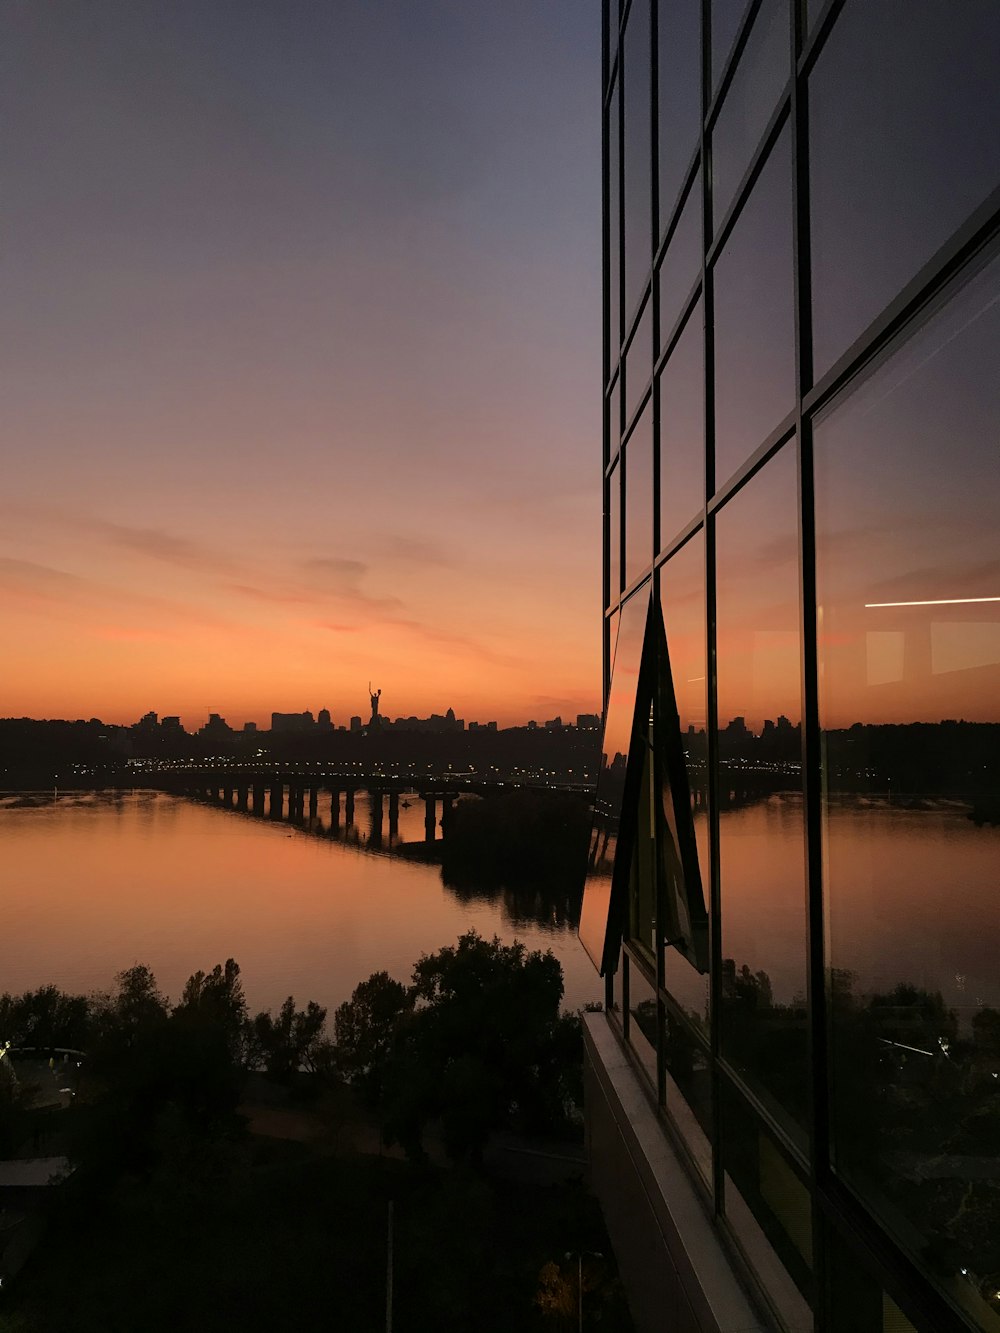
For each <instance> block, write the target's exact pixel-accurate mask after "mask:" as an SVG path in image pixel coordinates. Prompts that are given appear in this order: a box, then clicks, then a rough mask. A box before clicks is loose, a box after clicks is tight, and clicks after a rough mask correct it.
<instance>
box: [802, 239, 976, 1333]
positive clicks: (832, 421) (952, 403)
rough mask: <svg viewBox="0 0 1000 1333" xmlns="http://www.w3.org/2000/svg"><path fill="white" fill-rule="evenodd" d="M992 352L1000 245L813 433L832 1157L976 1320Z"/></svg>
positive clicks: (869, 1204) (825, 416)
mask: <svg viewBox="0 0 1000 1333" xmlns="http://www.w3.org/2000/svg"><path fill="white" fill-rule="evenodd" d="M998 346H1000V260H998V259H996V258H995V257H994V258H993V259H992V261H991V262H990V263H989V264H987V265H985V266H984V267H982V268H981V269H979V270H978V272H976V273H975V274H973V275H971V276H970V277H969V279H968V280H967V282H966V284H965V285H964V286H963V287H962V288H961V289H960V290H959V291H958V292H957V293H955V294H953V295H951V299H950V300H949V302H948V303H947V304H944V305H943V306H941V307H940V308H939V309H937V311H936V313H934V314H933V315H932V316H931V317H930V318H929V319H928V320H927V321H926V322H925V323H924V324H923V325H922V326H920V327H919V328H918V329H917V330H916V331H915V332H914V333H913V334H912V335H911V337H910V339H909V340H908V341H907V342H905V343H903V344H902V345H901V346H899V347H898V348H897V349H896V350H895V351H894V353H893V354H892V355H891V356H890V357H889V358H888V359H886V360H883V361H882V362H881V363H880V364H879V365H878V366H877V367H876V368H875V369H874V370H873V371H872V373H870V374H869V375H868V376H867V378H865V379H864V380H862V381H861V382H860V383H856V387H853V388H852V390H849V391H848V392H846V393H845V395H843V396H842V398H841V399H840V400H836V401H835V402H834V403H833V404H831V406H830V408H829V410H828V411H827V412H826V413H824V414H823V415H822V416H821V417H820V418H819V419H818V420H817V422H816V427H815V458H816V518H817V597H818V602H819V614H820V617H821V620H820V638H819V657H820V719H821V723H822V726H823V742H824V783H825V796H824V825H825V827H824V850H825V856H826V866H825V889H826V916H827V950H828V965H829V967H830V969H831V984H832V987H833V1028H832V1035H831V1057H832V1073H831V1079H832V1089H833V1108H832V1112H833V1114H832V1128H833V1137H834V1155H835V1165H836V1168H837V1170H838V1171H839V1172H840V1173H841V1175H842V1176H843V1177H844V1178H845V1179H846V1180H848V1181H849V1182H850V1183H851V1185H852V1186H853V1188H854V1189H855V1190H857V1191H858V1192H859V1193H860V1194H861V1195H863V1196H864V1198H865V1199H866V1202H867V1203H868V1206H869V1207H870V1208H871V1209H872V1210H873V1211H874V1212H876V1213H877V1214H878V1215H879V1216H880V1217H881V1219H882V1221H883V1222H884V1223H885V1225H886V1226H887V1227H888V1228H889V1229H890V1230H891V1231H893V1232H894V1233H895V1235H896V1238H897V1240H898V1241H899V1242H900V1243H901V1244H902V1245H903V1246H905V1247H909V1248H911V1249H913V1250H915V1251H919V1254H920V1260H921V1266H922V1267H923V1268H924V1269H925V1271H929V1272H930V1273H931V1274H932V1275H933V1276H934V1277H935V1279H936V1280H937V1281H938V1282H939V1283H940V1285H941V1286H942V1288H943V1289H944V1290H945V1292H946V1293H947V1294H948V1295H949V1296H950V1297H951V1299H952V1300H953V1301H954V1302H955V1303H956V1304H957V1305H959V1306H960V1307H961V1308H962V1309H963V1310H964V1311H965V1313H966V1315H967V1316H968V1317H971V1318H972V1319H973V1320H974V1321H975V1322H976V1325H977V1327H982V1328H993V1327H994V1325H995V1319H996V1313H997V1312H996V1309H995V1298H994V1297H993V1295H992V1292H993V1291H995V1290H996V1289H997V1287H998V1286H1000V1283H998V1282H997V1280H996V1278H997V1273H998V1270H1000V1254H998V1249H997V1236H998V1235H1000V1192H998V1191H997V1189H996V1188H995V1185H996V1180H995V1175H994V1176H993V1177H992V1179H991V1180H989V1181H988V1180H987V1179H986V1175H987V1174H988V1173H987V1172H985V1171H984V1164H985V1163H987V1162H989V1163H991V1164H993V1165H994V1166H995V1163H996V1161H997V1159H998V1156H1000V1117H998V1115H997V1107H998V1104H1000V1103H998V1093H997V1082H998V1079H997V1073H998V1071H1000V968H998V967H997V939H998V938H1000V895H998V894H997V867H998V866H1000V745H998V738H1000V600H998V598H1000V538H998V535H997V522H996V516H997V483H998V480H1000V461H998V451H997V430H998V422H1000V378H998V376H997V374H996V354H997V347H998ZM955 719H960V720H955ZM992 1170H993V1166H991V1168H990V1171H991V1172H992ZM963 1270H964V1271H963ZM987 1275H991V1277H990V1282H986V1280H985V1279H986V1276H987Z"/></svg>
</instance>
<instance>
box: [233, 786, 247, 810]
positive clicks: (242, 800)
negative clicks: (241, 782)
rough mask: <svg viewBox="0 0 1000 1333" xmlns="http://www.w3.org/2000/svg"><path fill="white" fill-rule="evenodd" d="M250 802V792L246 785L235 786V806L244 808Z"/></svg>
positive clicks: (240, 808) (238, 808)
mask: <svg viewBox="0 0 1000 1333" xmlns="http://www.w3.org/2000/svg"><path fill="white" fill-rule="evenodd" d="M249 803H250V793H249V791H248V789H247V788H246V787H237V788H236V808H237V810H246V809H247V807H248V806H249Z"/></svg>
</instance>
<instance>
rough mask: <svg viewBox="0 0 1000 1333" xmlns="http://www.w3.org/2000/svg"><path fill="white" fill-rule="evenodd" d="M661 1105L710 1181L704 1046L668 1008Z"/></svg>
mask: <svg viewBox="0 0 1000 1333" xmlns="http://www.w3.org/2000/svg"><path fill="white" fill-rule="evenodd" d="M663 1062H664V1066H665V1079H664V1083H665V1087H664V1098H663V1100H664V1105H665V1106H666V1108H667V1110H668V1111H669V1112H670V1116H671V1119H672V1120H673V1122H674V1124H675V1125H676V1126H677V1128H678V1129H679V1130H680V1133H681V1137H682V1138H683V1140H684V1142H685V1143H686V1144H687V1146H688V1149H689V1151H690V1153H691V1156H692V1157H693V1158H694V1160H695V1163H696V1165H697V1166H698V1169H699V1170H700V1171H701V1174H702V1175H703V1176H704V1177H705V1179H706V1180H707V1181H710V1180H711V1179H712V1132H713V1131H712V1078H711V1067H710V1064H709V1058H708V1051H707V1050H706V1048H705V1043H704V1042H703V1041H702V1040H701V1039H700V1038H699V1037H698V1036H697V1035H696V1034H695V1032H694V1031H693V1030H692V1029H691V1027H690V1026H689V1025H688V1024H687V1023H685V1022H684V1021H683V1020H682V1019H679V1018H678V1017H677V1016H676V1014H673V1013H671V1011H670V1009H669V1008H668V1009H667V1010H666V1011H665V1013H664V1024H663Z"/></svg>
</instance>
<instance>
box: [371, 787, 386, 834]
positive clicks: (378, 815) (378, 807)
mask: <svg viewBox="0 0 1000 1333" xmlns="http://www.w3.org/2000/svg"><path fill="white" fill-rule="evenodd" d="M368 795H369V797H370V798H371V805H372V823H371V836H370V841H371V843H372V845H373V846H374V847H381V845H382V816H383V804H384V803H383V800H382V797H383V795H384V793H383V792H382V791H381V790H380V789H379V788H374V787H370V788H369V790H368Z"/></svg>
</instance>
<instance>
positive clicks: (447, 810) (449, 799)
mask: <svg viewBox="0 0 1000 1333" xmlns="http://www.w3.org/2000/svg"><path fill="white" fill-rule="evenodd" d="M454 808H455V798H454V796H442V797H441V836H442V837H443V838H447V836H448V831H449V830H450V828H451V820H452V813H453V811H454Z"/></svg>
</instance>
